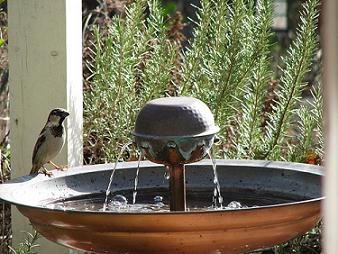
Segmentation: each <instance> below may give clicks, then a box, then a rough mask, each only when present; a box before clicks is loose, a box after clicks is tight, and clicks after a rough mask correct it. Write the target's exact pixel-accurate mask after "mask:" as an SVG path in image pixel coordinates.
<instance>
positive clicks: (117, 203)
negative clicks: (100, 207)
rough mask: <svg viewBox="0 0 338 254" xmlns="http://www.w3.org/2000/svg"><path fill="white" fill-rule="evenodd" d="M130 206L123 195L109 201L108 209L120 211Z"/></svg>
mask: <svg viewBox="0 0 338 254" xmlns="http://www.w3.org/2000/svg"><path fill="white" fill-rule="evenodd" d="M127 204H128V200H127V198H126V197H125V196H123V195H115V196H113V197H112V198H111V199H109V200H108V207H109V208H110V209H120V208H125V207H126V206H127Z"/></svg>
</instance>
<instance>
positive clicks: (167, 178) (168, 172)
mask: <svg viewBox="0 0 338 254" xmlns="http://www.w3.org/2000/svg"><path fill="white" fill-rule="evenodd" d="M164 178H165V179H166V180H169V179H170V170H169V166H165V171H164Z"/></svg>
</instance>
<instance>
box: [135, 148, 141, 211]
mask: <svg viewBox="0 0 338 254" xmlns="http://www.w3.org/2000/svg"><path fill="white" fill-rule="evenodd" d="M142 157H143V155H142V153H140V156H139V157H138V163H137V169H136V175H135V179H134V191H133V205H135V203H136V196H137V184H138V175H139V173H140V163H141V159H142Z"/></svg>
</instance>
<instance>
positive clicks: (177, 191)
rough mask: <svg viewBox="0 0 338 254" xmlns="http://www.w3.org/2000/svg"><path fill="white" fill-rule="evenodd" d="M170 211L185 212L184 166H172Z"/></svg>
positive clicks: (170, 167)
mask: <svg viewBox="0 0 338 254" xmlns="http://www.w3.org/2000/svg"><path fill="white" fill-rule="evenodd" d="M169 170H170V182H169V189H170V211H185V202H186V193H185V168H184V164H177V165H170V166H169Z"/></svg>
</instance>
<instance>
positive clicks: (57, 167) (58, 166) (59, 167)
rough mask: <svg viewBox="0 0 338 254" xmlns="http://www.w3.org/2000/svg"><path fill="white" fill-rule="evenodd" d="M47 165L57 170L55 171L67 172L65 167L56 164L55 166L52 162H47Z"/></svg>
mask: <svg viewBox="0 0 338 254" xmlns="http://www.w3.org/2000/svg"><path fill="white" fill-rule="evenodd" d="M48 163H49V164H50V165H52V166H53V167H54V168H55V169H57V170H67V167H65V166H61V165H57V164H55V163H54V162H52V161H48Z"/></svg>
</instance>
